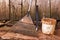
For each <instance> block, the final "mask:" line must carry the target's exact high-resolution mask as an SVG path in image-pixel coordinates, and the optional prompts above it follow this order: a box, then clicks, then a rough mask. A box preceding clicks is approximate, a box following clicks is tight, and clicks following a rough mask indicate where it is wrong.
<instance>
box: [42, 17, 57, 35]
mask: <svg viewBox="0 0 60 40" xmlns="http://www.w3.org/2000/svg"><path fill="white" fill-rule="evenodd" d="M41 21H42V32H43V33H44V34H53V33H54V31H55V26H56V20H55V19H52V18H43V19H42V20H41Z"/></svg>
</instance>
